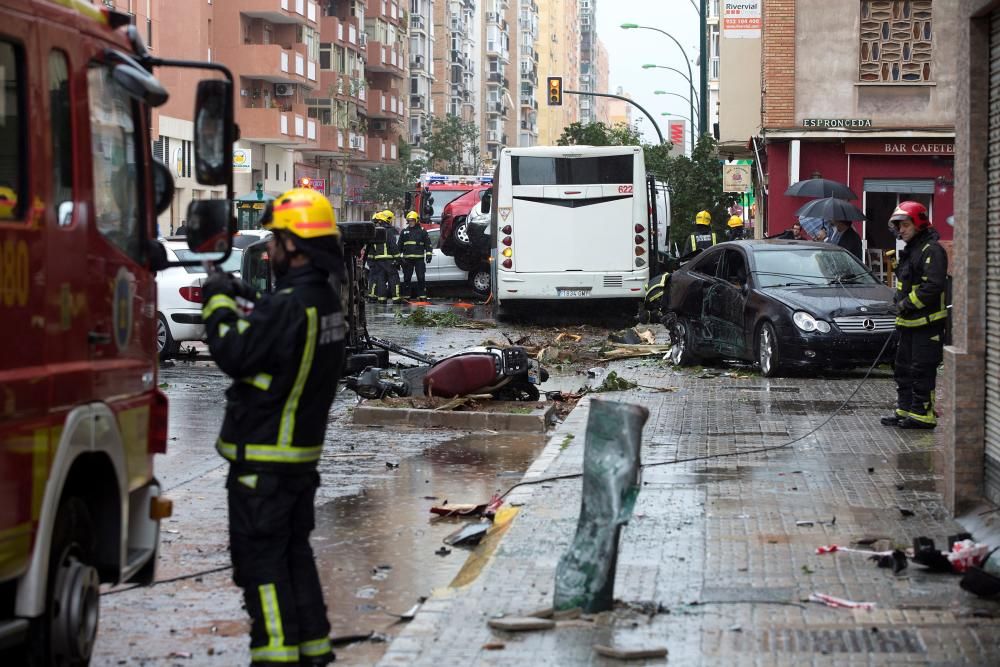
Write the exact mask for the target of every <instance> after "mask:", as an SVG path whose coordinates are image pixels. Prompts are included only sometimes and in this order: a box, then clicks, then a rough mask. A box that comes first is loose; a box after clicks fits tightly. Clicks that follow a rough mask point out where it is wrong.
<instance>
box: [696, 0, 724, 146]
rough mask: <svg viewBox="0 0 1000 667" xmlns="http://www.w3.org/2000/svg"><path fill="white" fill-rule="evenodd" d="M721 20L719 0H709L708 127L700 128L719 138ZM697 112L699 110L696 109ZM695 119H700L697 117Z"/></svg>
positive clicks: (706, 21)
mask: <svg viewBox="0 0 1000 667" xmlns="http://www.w3.org/2000/svg"><path fill="white" fill-rule="evenodd" d="M720 27H721V26H720V21H719V0H709V2H708V16H706V17H705V31H706V35H705V40H706V42H705V43H706V45H707V46H708V100H706V102H707V104H708V115H707V118H708V127H703V128H700V130H701V132H700V134H711V135H713V136H715V138H716V139H718V138H719V137H718V134H717V130H718V127H719V81H720V76H719V74H720V71H721V59H720V55H721V46H722V35H721V31H720ZM696 113H697V111H696ZM694 120H696V121H697V120H698V118H697V117H695V118H694Z"/></svg>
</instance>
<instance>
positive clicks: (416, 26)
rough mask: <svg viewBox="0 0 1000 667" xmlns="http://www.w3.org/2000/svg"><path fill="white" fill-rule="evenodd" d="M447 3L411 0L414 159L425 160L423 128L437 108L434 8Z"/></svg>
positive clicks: (411, 130)
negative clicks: (435, 92) (434, 93)
mask: <svg viewBox="0 0 1000 667" xmlns="http://www.w3.org/2000/svg"><path fill="white" fill-rule="evenodd" d="M445 1H446V0H410V32H409V35H410V83H409V85H410V94H409V107H408V109H409V141H410V146H412V149H413V152H412V157H413V159H421V160H423V159H426V158H427V151H426V150H425V149H424V148H423V141H424V136H425V135H424V128H426V127H427V122H428V119H429V118H430V117H431V116H433V115H434V112H435V109H436V106H435V104H434V97H433V95H432V90H433V87H434V81H435V77H436V74H437V73H438V71H439V70H435V67H434V65H435V62H434V42H435V38H436V32H435V26H434V7H435V5H436V4H443V3H444V2H445Z"/></svg>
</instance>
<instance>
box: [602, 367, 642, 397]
mask: <svg viewBox="0 0 1000 667" xmlns="http://www.w3.org/2000/svg"><path fill="white" fill-rule="evenodd" d="M638 386H639V385H638V384H637V383H635V382H632V381H631V380H626V379H625V378H623V377H621V376H620V375H618V373H617V372H616V371H611V372H610V373H608V374H607V375H606V376H605V377H604V381H603V382H601V384H600V385H599V386H598V387H597V388H596V389H594V391H596V392H604V391H627V390H629V389H635V388H636V387H638Z"/></svg>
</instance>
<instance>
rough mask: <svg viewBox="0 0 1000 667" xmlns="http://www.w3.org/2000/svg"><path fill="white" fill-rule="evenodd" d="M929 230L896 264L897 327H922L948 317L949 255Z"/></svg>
mask: <svg viewBox="0 0 1000 667" xmlns="http://www.w3.org/2000/svg"><path fill="white" fill-rule="evenodd" d="M937 240H938V235H937V232H936V231H934V230H933V229H927V230H924V231H922V232H920V233H919V234H917V235H916V236H914V237H913V238H912V239H911V240H910V242H909V243H907V244H906V247H905V248H904V249H903V252H902V253H901V254H900V257H899V266H897V267H896V315H897V317H896V326H897V327H908V328H910V327H922V326H927V325H929V324H932V323H934V322H940V321H943V320H945V319H946V318H947V317H948V310H947V308H946V307H945V306H946V304H945V287H946V285H947V280H948V255H947V253H945V250H944V248H942V247H941V244H939V243H938V242H937Z"/></svg>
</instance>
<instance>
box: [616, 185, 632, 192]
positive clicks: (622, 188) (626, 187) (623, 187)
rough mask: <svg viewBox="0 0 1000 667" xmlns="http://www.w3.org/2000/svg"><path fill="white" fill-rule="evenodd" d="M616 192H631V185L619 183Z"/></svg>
mask: <svg viewBox="0 0 1000 667" xmlns="http://www.w3.org/2000/svg"><path fill="white" fill-rule="evenodd" d="M618 192H624V193H626V194H632V186H631V185H619V186H618Z"/></svg>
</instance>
